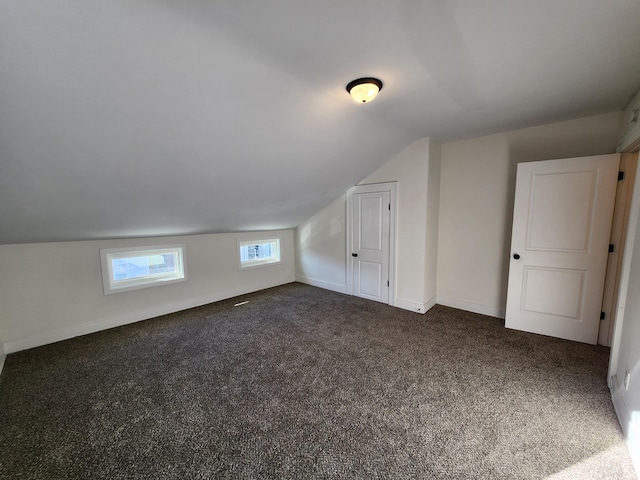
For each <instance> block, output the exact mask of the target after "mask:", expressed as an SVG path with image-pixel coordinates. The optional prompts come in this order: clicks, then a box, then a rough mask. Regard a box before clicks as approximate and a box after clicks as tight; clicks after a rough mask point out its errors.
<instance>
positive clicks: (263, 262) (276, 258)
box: [237, 237, 282, 270]
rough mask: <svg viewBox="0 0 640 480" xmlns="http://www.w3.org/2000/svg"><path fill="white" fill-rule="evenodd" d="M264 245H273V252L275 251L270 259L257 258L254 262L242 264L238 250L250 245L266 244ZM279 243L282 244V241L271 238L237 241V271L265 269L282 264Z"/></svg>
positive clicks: (246, 261)
mask: <svg viewBox="0 0 640 480" xmlns="http://www.w3.org/2000/svg"><path fill="white" fill-rule="evenodd" d="M266 243H271V244H274V250H275V254H273V255H272V256H271V257H269V258H259V259H256V260H245V261H244V262H243V261H242V256H241V253H240V249H241V248H242V247H249V246H251V245H261V244H266ZM281 243H282V239H281V238H280V237H272V238H251V239H249V240H247V239H240V238H239V239H238V249H237V252H238V270H247V269H250V268H257V267H266V266H272V265H277V264H279V263H282V255H281V246H280V245H281Z"/></svg>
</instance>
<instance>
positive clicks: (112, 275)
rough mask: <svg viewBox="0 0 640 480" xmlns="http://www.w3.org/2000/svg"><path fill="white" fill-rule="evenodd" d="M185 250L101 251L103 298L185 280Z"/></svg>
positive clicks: (179, 248)
mask: <svg viewBox="0 0 640 480" xmlns="http://www.w3.org/2000/svg"><path fill="white" fill-rule="evenodd" d="M184 257H185V246H184V245H171V246H163V247H136V248H112V249H103V250H100V259H101V262H102V283H103V287H104V294H105V295H110V294H112V293H118V292H124V291H127V290H137V289H140V288H147V287H153V286H156V285H166V284H167V283H173V282H180V281H183V280H186V276H185V268H184Z"/></svg>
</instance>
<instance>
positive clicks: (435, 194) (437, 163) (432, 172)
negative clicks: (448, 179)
mask: <svg viewBox="0 0 640 480" xmlns="http://www.w3.org/2000/svg"><path fill="white" fill-rule="evenodd" d="M428 168H429V171H428V178H427V225H426V228H427V234H426V245H425V262H426V265H425V281H424V298H425V299H428V301H429V302H432V303H433V302H434V299H435V298H436V294H437V285H438V282H437V280H438V225H439V223H440V222H439V219H440V169H441V145H440V144H439V143H437V142H435V141H433V140H432V141H430V142H429V167H428Z"/></svg>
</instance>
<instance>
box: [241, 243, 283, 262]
mask: <svg viewBox="0 0 640 480" xmlns="http://www.w3.org/2000/svg"><path fill="white" fill-rule="evenodd" d="M238 247H239V255H240V257H239V258H240V269H243V268H251V267H259V266H262V265H269V264H272V263H279V262H280V239H279V238H272V239H268V240H247V241H238Z"/></svg>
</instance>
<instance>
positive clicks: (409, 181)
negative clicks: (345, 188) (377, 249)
mask: <svg viewBox="0 0 640 480" xmlns="http://www.w3.org/2000/svg"><path fill="white" fill-rule="evenodd" d="M439 154H440V149H439V145H438V144H437V143H436V142H433V141H430V140H429V139H428V138H424V139H421V140H418V141H417V142H415V143H413V144H411V145H409V146H408V147H407V148H405V149H404V150H403V151H401V152H400V153H399V154H398V155H396V156H395V157H393V158H392V159H390V160H389V161H388V162H387V163H385V164H384V165H383V166H382V167H380V168H379V169H378V170H376V171H375V172H373V173H372V174H371V175H369V176H368V177H366V178H365V179H364V180H362V181H361V182H359V183H358V185H366V184H372V183H385V182H397V186H398V188H397V199H396V238H395V241H396V256H395V265H396V272H395V277H394V281H395V292H396V294H395V295H396V298H395V299H394V303H395V304H396V305H397V306H399V307H401V308H406V309H409V310H414V311H420V312H421V313H424V312H425V311H426V310H427V309H428V308H430V307H431V306H432V305H433V304H435V295H436V268H437V261H436V258H437V225H438V220H437V214H438V196H439V191H438V184H439V177H440V175H439V167H440V164H439V161H440V155H439ZM345 202H346V198H345V196H341V197H339V198H338V199H336V200H335V201H334V202H333V203H332V204H331V205H329V206H328V207H326V208H325V209H324V210H322V211H320V212H318V213H317V214H316V215H314V216H313V217H312V218H310V219H309V220H308V221H306V222H304V223H303V224H301V225H300V226H299V227H298V229H297V230H296V245H297V247H298V249H297V253H296V254H297V257H296V268H297V270H296V273H297V277H296V278H297V279H298V280H299V281H301V282H304V283H309V284H311V285H316V286H320V287H323V288H328V289H331V290H336V291H340V292H345V291H346V277H345V274H346V270H347V263H346V262H347V258H346V254H347V252H346V212H345Z"/></svg>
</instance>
